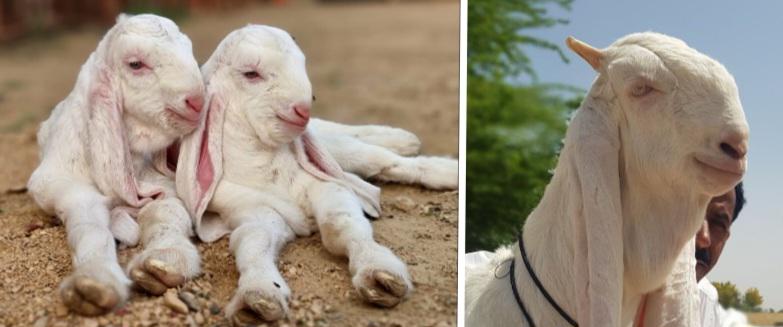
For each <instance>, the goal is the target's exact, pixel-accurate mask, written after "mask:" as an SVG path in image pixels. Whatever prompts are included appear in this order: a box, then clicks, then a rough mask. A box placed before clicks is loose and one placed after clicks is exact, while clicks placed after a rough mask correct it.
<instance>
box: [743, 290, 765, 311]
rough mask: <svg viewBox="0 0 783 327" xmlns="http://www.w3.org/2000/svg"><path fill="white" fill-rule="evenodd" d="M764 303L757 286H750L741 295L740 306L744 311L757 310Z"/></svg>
mask: <svg viewBox="0 0 783 327" xmlns="http://www.w3.org/2000/svg"><path fill="white" fill-rule="evenodd" d="M762 303H764V297H762V296H761V292H759V289H758V288H755V287H751V288H749V289H748V290H747V291H745V296H743V297H742V306H743V309H745V311H753V312H758V311H760V310H761V304H762Z"/></svg>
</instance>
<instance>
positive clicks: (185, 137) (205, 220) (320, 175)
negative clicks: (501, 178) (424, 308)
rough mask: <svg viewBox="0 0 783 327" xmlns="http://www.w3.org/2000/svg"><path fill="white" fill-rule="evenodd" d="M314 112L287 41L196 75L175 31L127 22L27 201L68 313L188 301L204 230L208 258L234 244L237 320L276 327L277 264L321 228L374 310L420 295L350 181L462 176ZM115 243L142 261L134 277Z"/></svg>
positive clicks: (447, 183)
mask: <svg viewBox="0 0 783 327" xmlns="http://www.w3.org/2000/svg"><path fill="white" fill-rule="evenodd" d="M205 94H206V99H205V98H204V95H205ZM312 99H313V95H312V91H311V85H310V81H309V79H308V76H307V73H306V70H305V57H304V55H303V54H302V52H301V51H300V49H299V48H298V47H297V45H296V43H295V42H294V40H293V39H292V37H291V36H290V35H288V34H287V33H286V32H285V31H283V30H280V29H277V28H273V27H268V26H258V25H250V26H247V27H244V28H242V29H239V30H237V31H234V32H232V33H230V34H229V35H228V36H227V37H226V38H225V39H224V40H223V41H222V42H221V43H220V45H219V46H218V48H217V49H216V50H215V52H214V53H213V55H212V56H211V58H210V59H209V60H208V61H207V62H206V63H205V64H204V66H203V67H202V68H201V71H199V67H198V65H197V63H196V61H195V59H194V57H193V54H192V45H191V42H190V40H189V39H188V38H187V36H185V35H184V34H182V33H181V32H180V31H179V29H178V27H177V26H176V24H174V23H173V22H172V21H171V20H169V19H166V18H163V17H159V16H155V15H138V16H125V15H121V16H120V17H119V18H118V20H117V23H116V25H115V26H114V27H112V28H111V29H110V30H109V31H108V32H107V33H106V35H105V36H104V38H103V39H102V40H101V41H100V43H99V44H98V47H97V49H96V50H95V52H93V53H92V54H91V55H90V57H89V59H88V60H87V62H86V63H85V64H84V65H83V66H82V69H81V71H80V73H79V76H78V78H77V81H76V86H75V88H74V90H73V91H72V92H71V94H70V95H69V96H68V97H67V98H66V99H65V100H63V101H62V102H61V103H59V104H58V105H57V107H56V108H55V109H54V111H53V112H52V114H51V117H50V118H49V119H48V120H47V121H45V122H44V123H43V124H42V125H41V128H40V130H39V132H38V142H39V145H40V155H41V163H40V166H39V167H38V168H37V169H36V170H35V171H34V172H33V174H32V176H31V177H30V181H29V183H28V187H29V190H30V193H31V194H32V195H33V198H34V199H35V201H36V202H37V203H38V205H39V206H40V207H41V208H43V209H44V210H45V211H46V212H48V213H54V214H56V215H57V216H58V217H59V218H60V219H61V220H62V221H63V222H64V224H65V228H66V233H67V238H68V243H69V245H70V246H71V249H72V251H73V270H74V271H73V273H72V274H71V275H70V276H69V277H67V278H66V279H65V280H64V281H63V282H62V284H61V287H60V295H61V298H62V300H63V302H64V303H65V304H66V305H67V306H68V307H69V308H70V309H72V310H73V311H75V312H78V313H80V314H85V315H98V314H103V313H106V312H109V311H111V310H113V309H114V308H115V307H117V306H118V305H119V304H121V303H123V302H124V301H125V300H126V299H127V298H128V295H129V286H130V284H131V280H132V281H133V282H135V284H136V285H138V286H139V287H141V288H143V289H145V290H146V291H148V292H149V293H152V294H157V295H159V294H162V293H164V292H165V291H166V289H168V288H171V287H176V286H178V285H181V284H182V283H184V282H185V281H186V280H187V279H189V278H193V277H194V276H196V275H197V274H198V273H199V270H200V260H199V255H198V251H197V249H196V247H195V246H194V244H193V243H192V242H191V241H190V237H191V236H192V235H193V230H195V232H196V234H197V235H198V237H199V238H200V239H201V240H203V241H206V242H211V241H215V240H217V239H219V238H221V237H222V236H224V235H226V234H230V249H231V251H232V252H233V254H234V256H235V257H236V262H237V268H238V270H239V272H240V278H239V283H238V287H237V289H236V291H235V293H234V295H233V297H232V299H231V300H230V302H229V304H228V305H227V306H226V308H225V312H226V314H227V316H229V317H234V318H237V319H239V320H240V321H244V322H250V323H253V322H261V321H272V320H277V319H280V318H282V317H284V316H285V314H286V312H287V308H288V304H287V303H288V298H289V295H290V289H289V288H288V286H287V285H286V283H285V281H284V280H283V278H282V276H281V275H280V273H279V271H278V270H277V267H276V265H275V261H276V256H277V255H278V252H279V251H280V249H281V248H282V247H283V246H284V245H285V243H287V242H289V241H291V240H292V239H293V238H294V237H295V236H297V235H309V234H310V233H312V232H313V231H314V230H315V229H316V228H317V229H318V230H320V233H321V238H322V240H323V243H324V246H325V247H326V248H327V250H329V251H330V252H331V253H333V254H336V255H342V256H347V257H348V258H349V266H350V272H351V274H352V275H353V279H352V282H353V285H354V287H355V288H356V289H357V290H358V292H359V294H360V295H361V296H362V297H363V298H364V299H365V300H366V301H369V302H371V303H374V304H377V305H379V306H383V307H392V306H395V305H396V304H398V303H399V302H400V301H401V300H402V299H404V298H405V297H406V296H407V295H408V294H409V292H410V291H411V290H412V284H411V279H410V276H409V274H408V271H407V267H406V265H405V264H404V263H403V262H402V261H401V260H400V259H399V258H398V257H397V256H395V255H394V253H392V251H390V250H389V249H388V248H386V247H384V246H382V245H379V244H378V243H376V242H375V241H374V239H373V236H372V228H371V225H370V223H369V221H368V220H367V219H366V218H365V213H366V214H367V215H369V216H373V217H378V216H379V211H380V204H379V201H380V199H379V197H380V189H379V188H377V187H375V186H373V185H371V184H368V183H367V182H365V181H364V180H362V179H361V178H359V177H357V176H356V175H353V174H352V173H356V174H358V175H361V176H362V177H365V178H369V177H372V178H374V179H377V180H386V181H397V182H405V183H417V184H422V185H424V186H426V187H429V188H434V189H455V188H456V187H457V162H456V160H454V159H446V158H435V157H408V156H411V155H414V154H416V153H417V152H418V149H419V145H420V144H419V140H418V139H417V138H416V136H415V135H413V134H411V133H409V132H406V131H403V130H400V129H395V128H391V127H384V126H346V125H340V124H336V123H331V122H326V121H320V120H315V119H314V120H313V121H310V119H309V118H310V112H309V111H310V105H311V103H312ZM205 100H206V101H205ZM202 108H203V109H202ZM308 122H309V124H308ZM224 126H225V128H224ZM179 141H181V142H180V143H177V142H179ZM175 143H176V144H179V148H178V149H176V146H170V145H172V144H175ZM178 151H179V154H178ZM177 161H178V162H177ZM349 172H350V173H349ZM207 210H208V211H207ZM308 217H314V218H315V219H314V221H313V220H312V219H308ZM315 225H317V226H315ZM193 226H195V228H194V227H193ZM115 239H116V240H119V241H120V242H121V243H123V244H126V245H130V246H132V245H135V244H137V243H138V242H141V244H143V245H144V249H143V251H142V252H140V253H139V254H138V255H136V256H135V257H134V258H133V259H132V260H131V261H130V263H129V264H128V266H127V268H126V271H127V273H128V275H127V276H126V274H125V272H123V270H122V268H121V267H120V265H119V263H118V261H117V254H116V249H115ZM128 276H129V277H130V279H129V278H128Z"/></svg>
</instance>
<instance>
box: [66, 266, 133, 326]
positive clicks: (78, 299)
mask: <svg viewBox="0 0 783 327" xmlns="http://www.w3.org/2000/svg"><path fill="white" fill-rule="evenodd" d="M60 297H61V298H62V300H63V303H64V304H65V305H66V306H67V307H68V308H69V309H70V310H73V311H74V312H76V313H78V314H81V315H85V316H98V315H102V314H105V313H108V312H109V311H111V310H112V309H114V307H115V306H117V304H118V303H119V302H120V295H119V293H117V290H115V289H114V288H113V287H112V286H110V285H108V284H105V283H101V282H99V281H97V280H95V279H92V278H90V277H86V276H75V277H72V278H70V279H67V280H66V281H65V282H63V286H62V288H61V289H60Z"/></svg>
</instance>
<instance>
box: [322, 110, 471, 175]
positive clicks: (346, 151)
mask: <svg viewBox="0 0 783 327" xmlns="http://www.w3.org/2000/svg"><path fill="white" fill-rule="evenodd" d="M310 130H311V131H312V133H313V135H314V136H315V137H316V138H318V139H319V140H321V141H322V144H323V145H324V146H325V147H326V149H327V151H328V152H329V153H330V154H332V155H333V156H334V159H335V160H336V161H337V162H338V163H339V164H340V167H342V168H343V169H345V171H348V172H351V173H354V174H357V175H359V176H361V177H363V178H367V179H373V180H378V181H384V182H397V183H406V184H421V185H422V186H424V187H427V188H431V189H436V190H456V189H457V186H458V181H459V171H458V168H459V165H458V162H457V160H454V159H450V158H442V157H430V156H416V155H418V154H419V148H420V147H421V142H420V141H419V138H418V137H416V135H414V134H413V133H411V132H408V131H406V130H403V129H399V128H393V127H388V126H380V125H361V126H349V125H343V124H338V123H334V122H330V121H324V120H320V119H313V120H312V121H311V122H310Z"/></svg>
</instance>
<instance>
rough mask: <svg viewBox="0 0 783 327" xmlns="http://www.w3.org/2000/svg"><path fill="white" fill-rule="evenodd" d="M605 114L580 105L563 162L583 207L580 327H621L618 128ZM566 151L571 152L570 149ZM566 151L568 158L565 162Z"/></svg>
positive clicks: (577, 257) (577, 237)
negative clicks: (571, 171) (568, 167)
mask: <svg viewBox="0 0 783 327" xmlns="http://www.w3.org/2000/svg"><path fill="white" fill-rule="evenodd" d="M606 115H609V113H608V112H606V111H599V110H596V109H595V108H593V107H590V106H586V105H583V106H582V108H580V109H579V110H578V111H577V113H576V115H575V116H574V118H573V120H572V121H571V124H570V126H569V130H568V134H567V135H566V149H565V150H564V151H563V155H561V160H564V159H565V160H568V161H567V162H568V164H569V165H572V167H573V168H574V169H575V171H576V175H577V176H576V177H575V178H574V179H575V180H576V183H575V184H576V185H573V186H572V187H574V189H575V191H576V192H579V194H578V197H579V199H580V200H581V203H582V208H581V209H582V210H581V214H576V215H574V244H580V245H582V246H577V248H576V249H575V253H574V267H573V269H574V276H575V279H576V280H575V286H576V298H577V311H578V312H577V320H578V321H579V325H580V326H583V327H596V326H619V325H620V319H621V311H622V299H623V282H622V281H623V247H622V244H623V234H622V233H623V219H622V203H621V199H620V170H619V153H620V139H619V132H618V126H617V125H616V124H615V123H613V120H612V119H609V118H608V117H607V116H606ZM569 147H570V148H569ZM566 151H568V152H570V154H569V158H563V156H564V155H565V153H566Z"/></svg>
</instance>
